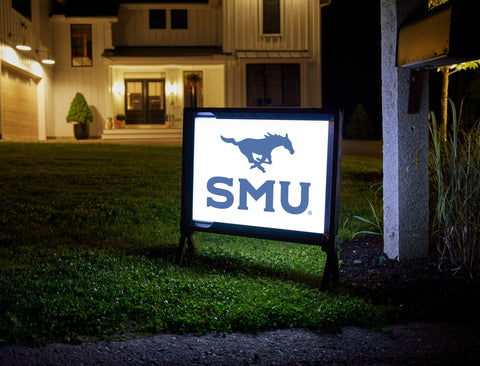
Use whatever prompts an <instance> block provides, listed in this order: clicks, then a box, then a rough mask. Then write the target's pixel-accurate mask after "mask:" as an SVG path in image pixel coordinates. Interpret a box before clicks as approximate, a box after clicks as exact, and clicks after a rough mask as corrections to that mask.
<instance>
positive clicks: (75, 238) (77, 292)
mask: <svg viewBox="0 0 480 366" xmlns="http://www.w3.org/2000/svg"><path fill="white" fill-rule="evenodd" d="M380 169H381V160H379V159H373V158H359V157H349V156H345V157H343V164H342V189H341V200H340V206H341V210H340V219H339V221H340V229H339V231H340V239H341V241H344V240H347V239H349V237H350V236H351V235H352V234H354V233H355V232H357V231H359V230H363V229H369V228H368V227H365V226H362V225H365V224H363V223H362V222H361V221H359V220H356V219H354V218H353V216H354V215H359V216H363V217H369V216H371V211H370V207H369V205H368V200H370V201H371V202H372V203H373V204H374V206H375V208H376V209H379V208H381V199H378V198H376V197H375V194H374V193H373V192H372V188H371V186H372V184H373V183H374V181H373V180H372V179H369V173H375V172H379V171H380ZM359 177H360V178H361V179H359ZM365 177H367V179H365ZM180 181H181V149H180V148H179V147H165V146H148V145H139V146H136V145H111V144H93V143H92V144H61V143H51V144H50V143H7V142H2V143H0V187H1V205H0V343H5V342H7V343H11V342H39V341H54V340H55V341H69V342H78V341H82V340H85V339H98V338H118V337H122V336H125V335H128V336H138V335H142V334H151V333H158V332H199V333H203V332H207V331H212V330H213V331H219V332H230V331H255V330H260V329H271V328H289V327H308V328H319V329H335V328H338V327H340V326H342V325H347V324H349V325H353V324H359V325H365V326H378V325H380V324H381V323H382V321H383V320H384V317H385V309H382V308H380V307H377V306H374V305H372V304H370V303H366V302H365V301H363V300H362V299H359V298H353V297H351V296H348V295H342V294H336V295H333V294H331V293H322V292H320V291H319V289H318V288H319V284H320V280H321V276H322V273H323V266H324V262H325V256H324V254H323V253H322V251H321V249H320V248H318V247H314V246H307V245H301V244H292V243H282V242H272V241H266V240H258V239H248V238H240V237H232V236H222V235H213V234H207V233H197V234H195V236H194V240H195V244H196V246H197V249H198V257H197V258H194V259H190V260H189V262H188V264H187V265H186V266H184V267H181V268H180V267H178V266H177V265H176V264H175V261H174V257H175V250H176V247H177V245H178V241H179V238H180V233H179V220H180Z"/></svg>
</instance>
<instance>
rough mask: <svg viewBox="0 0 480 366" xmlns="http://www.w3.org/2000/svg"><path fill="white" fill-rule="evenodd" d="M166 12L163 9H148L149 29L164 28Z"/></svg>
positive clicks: (165, 25) (165, 26)
mask: <svg viewBox="0 0 480 366" xmlns="http://www.w3.org/2000/svg"><path fill="white" fill-rule="evenodd" d="M166 28H167V12H166V10H165V9H150V29H166Z"/></svg>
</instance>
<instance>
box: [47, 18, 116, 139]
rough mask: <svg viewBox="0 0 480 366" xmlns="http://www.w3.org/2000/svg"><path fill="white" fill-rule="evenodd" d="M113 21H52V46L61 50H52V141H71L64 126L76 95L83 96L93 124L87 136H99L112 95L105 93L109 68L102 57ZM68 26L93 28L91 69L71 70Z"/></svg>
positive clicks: (67, 126) (70, 133) (70, 131)
mask: <svg viewBox="0 0 480 366" xmlns="http://www.w3.org/2000/svg"><path fill="white" fill-rule="evenodd" d="M112 21H114V19H104V18H62V17H57V18H54V19H53V34H54V42H55V44H57V45H64V46H63V47H56V49H55V60H56V64H55V75H54V83H55V88H54V90H53V99H54V103H55V116H54V120H55V128H54V135H53V137H57V138H62V137H73V126H72V124H71V123H67V122H66V120H65V119H66V116H67V114H68V110H69V108H70V104H71V102H72V100H73V98H74V97H75V94H76V93H77V92H80V93H82V94H83V95H84V97H85V99H86V101H87V103H88V105H89V107H90V109H91V110H92V113H93V117H94V121H93V123H91V124H90V136H91V137H99V136H101V134H102V131H103V127H104V126H105V121H106V119H107V118H108V116H109V115H108V109H109V107H110V101H109V100H110V99H111V92H110V90H109V89H108V85H109V82H108V80H109V77H108V66H107V65H106V63H105V59H104V58H103V57H102V53H103V51H104V50H105V48H106V47H105V46H106V44H107V45H109V44H110V42H109V29H110V23H111V22H112ZM71 24H91V25H92V63H93V65H92V66H85V67H78V66H77V67H74V66H72V60H71V47H70V32H71V31H70V28H71Z"/></svg>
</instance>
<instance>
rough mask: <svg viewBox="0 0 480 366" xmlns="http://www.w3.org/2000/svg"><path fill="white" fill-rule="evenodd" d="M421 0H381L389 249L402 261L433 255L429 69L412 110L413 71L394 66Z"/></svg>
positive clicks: (386, 246) (386, 245)
mask: <svg viewBox="0 0 480 366" xmlns="http://www.w3.org/2000/svg"><path fill="white" fill-rule="evenodd" d="M422 5H423V6H426V1H425V0H381V31H382V36H381V44H382V50H381V52H382V58H381V59H382V61H381V68H382V115H383V172H384V178H383V205H384V252H385V253H386V254H387V256H388V257H389V258H391V259H397V260H406V259H410V258H417V257H423V256H426V255H427V254H428V197H429V188H428V153H427V152H428V74H427V71H425V70H423V71H420V72H419V76H420V81H419V83H418V85H419V87H420V90H421V91H420V93H419V94H418V95H419V98H420V100H421V103H420V110H419V111H418V113H415V114H408V101H409V87H410V76H411V70H409V69H403V68H398V67H396V66H395V65H396V51H397V47H396V45H397V34H398V29H399V27H400V25H401V24H402V22H403V21H404V20H405V19H406V18H407V17H408V16H410V15H411V14H412V12H413V11H415V10H416V9H419V8H420V6H422ZM419 153H420V155H419ZM417 156H419V160H418V163H417V164H416V163H415V162H416V159H417Z"/></svg>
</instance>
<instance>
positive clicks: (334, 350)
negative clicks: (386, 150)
mask: <svg viewBox="0 0 480 366" xmlns="http://www.w3.org/2000/svg"><path fill="white" fill-rule="evenodd" d="M411 364H413V365H479V364H480V332H479V331H478V328H477V327H475V326H472V325H465V324H458V323H442V324H433V325H432V324H423V323H409V324H402V325H396V326H392V327H391V328H389V329H388V330H385V331H383V332H379V331H372V330H366V329H362V328H357V327H346V328H343V329H342V331H341V332H338V333H325V332H314V331H309V330H305V329H293V330H276V331H271V332H261V333H257V334H241V333H233V334H227V335H224V336H223V335H219V334H216V333H211V334H207V335H204V336H197V335H157V336H153V337H149V338H142V339H132V340H126V341H119V342H103V341H102V342H95V343H90V342H86V343H82V344H80V345H66V344H48V345H45V346H41V347H35V348H30V347H23V346H6V347H2V348H0V365H2V366H4V365H28V366H35V365H112V366H113V365H229V366H233V365H349V366H352V365H411Z"/></svg>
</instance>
